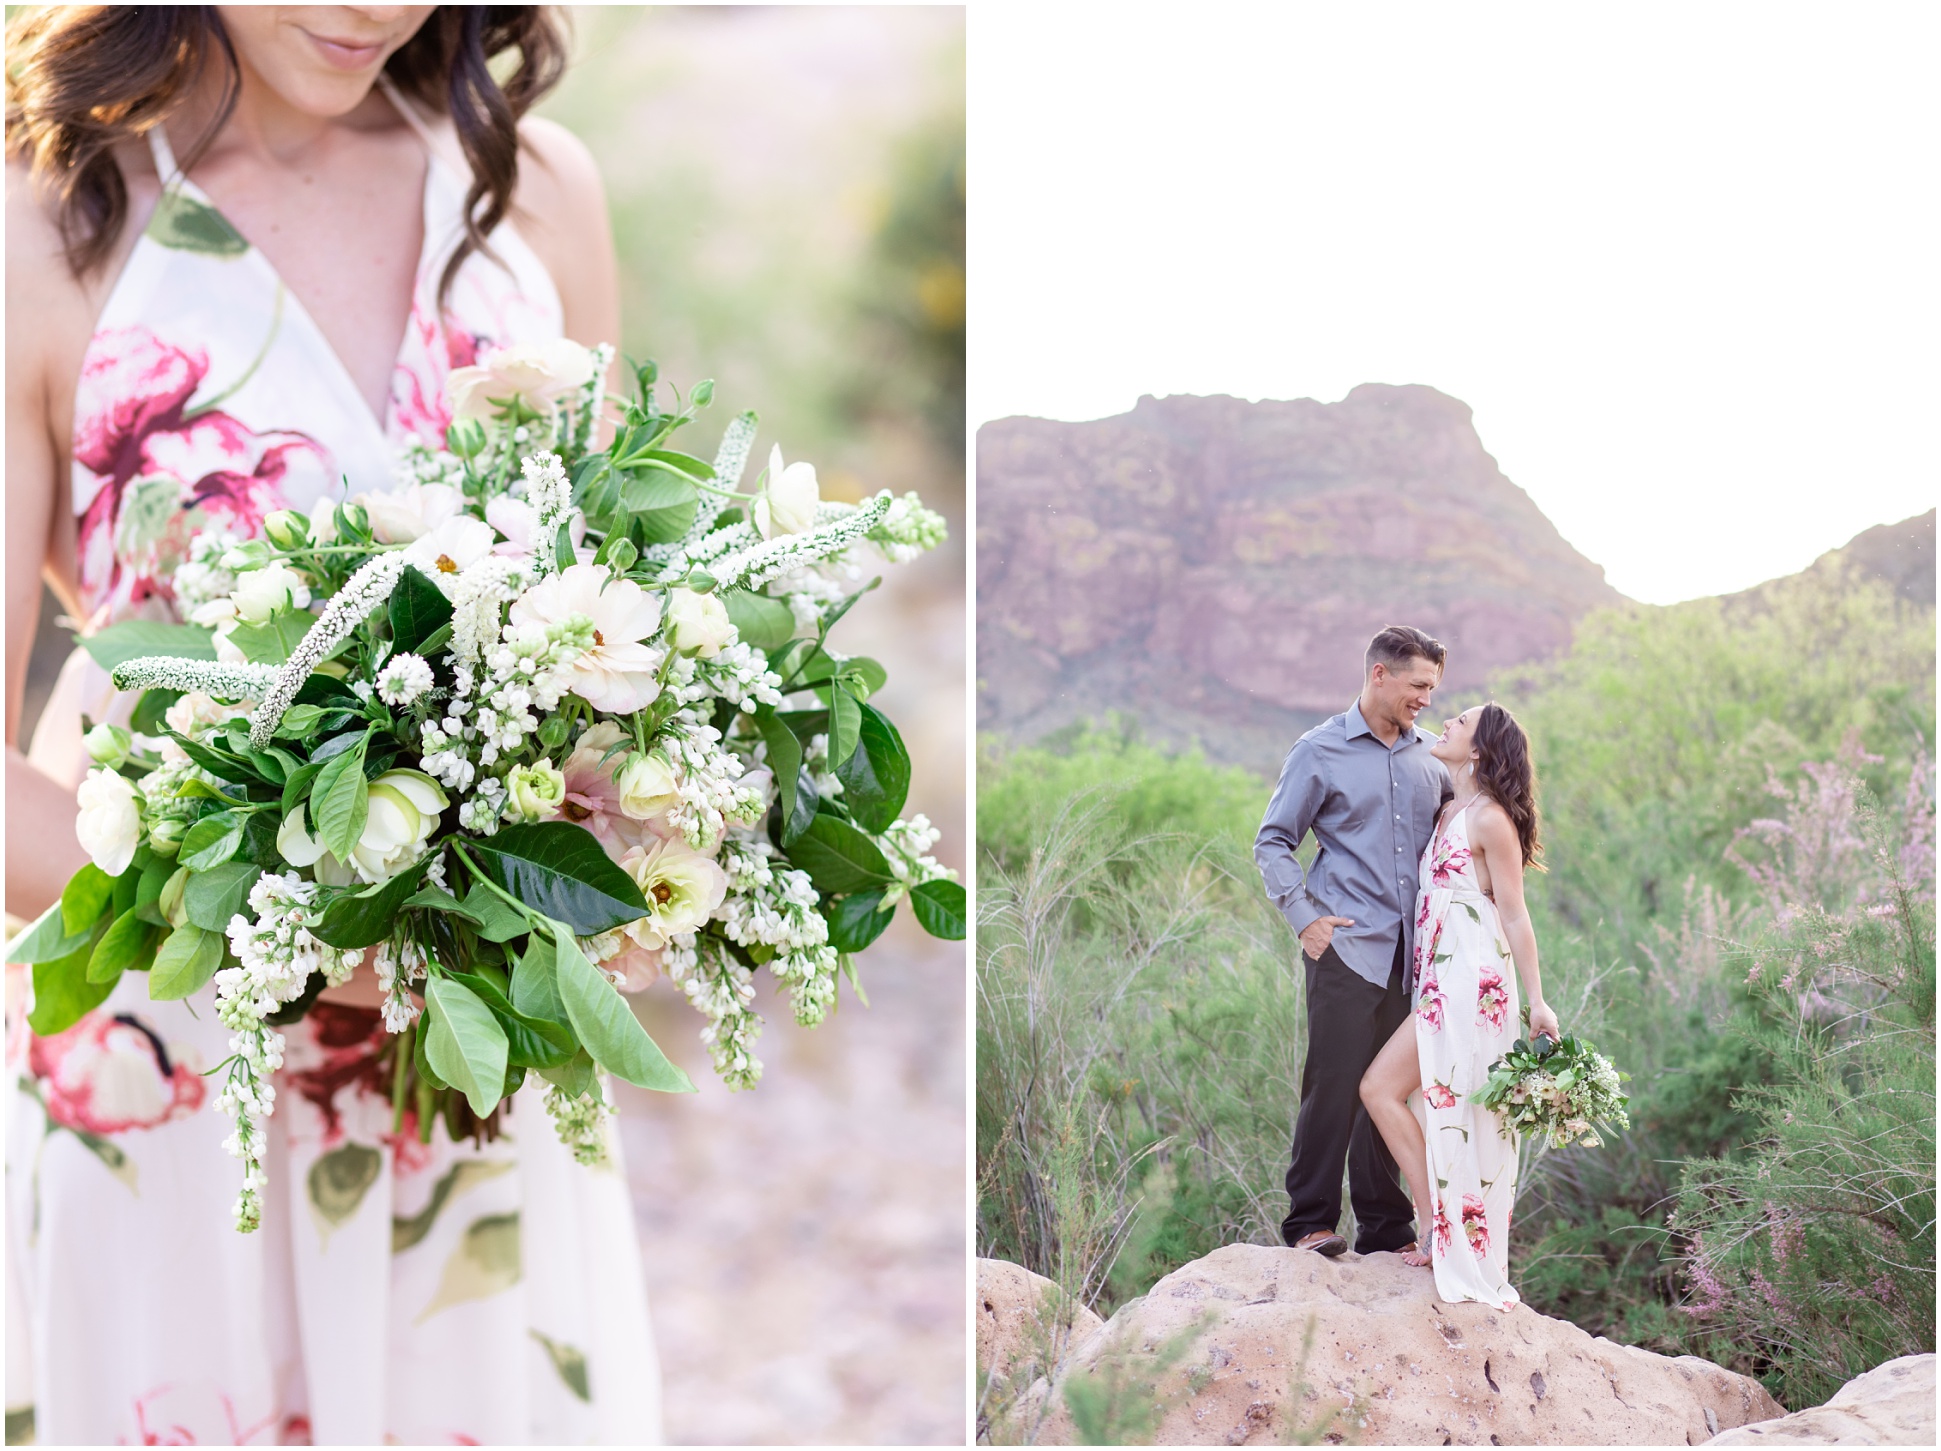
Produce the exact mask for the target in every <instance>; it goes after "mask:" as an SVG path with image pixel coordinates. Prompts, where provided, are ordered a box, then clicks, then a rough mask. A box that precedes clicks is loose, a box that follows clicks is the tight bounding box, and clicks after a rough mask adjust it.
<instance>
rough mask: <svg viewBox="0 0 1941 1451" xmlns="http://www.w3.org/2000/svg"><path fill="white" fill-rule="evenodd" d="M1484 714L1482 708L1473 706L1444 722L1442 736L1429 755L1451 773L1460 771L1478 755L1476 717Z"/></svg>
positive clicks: (1438, 738) (1431, 747) (1438, 737)
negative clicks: (1465, 763) (1466, 762)
mask: <svg viewBox="0 0 1941 1451" xmlns="http://www.w3.org/2000/svg"><path fill="white" fill-rule="evenodd" d="M1482 713H1483V711H1482V707H1481V706H1471V707H1470V708H1469V709H1468V710H1466V711H1464V712H1463V713H1462V714H1461V715H1459V716H1453V717H1451V718H1450V719H1448V720H1446V721H1444V722H1443V723H1442V734H1441V735H1439V736H1437V737H1436V740H1435V744H1434V745H1432V746H1430V747H1429V754H1430V755H1432V756H1434V757H1435V758H1436V759H1437V760H1438V761H1440V762H1442V763H1443V765H1445V766H1447V767H1448V768H1449V769H1450V770H1451V771H1455V770H1457V769H1459V768H1460V767H1461V766H1462V765H1463V763H1464V762H1465V761H1468V760H1470V759H1471V758H1472V757H1473V756H1474V755H1475V753H1476V717H1478V716H1479V715H1481V714H1482Z"/></svg>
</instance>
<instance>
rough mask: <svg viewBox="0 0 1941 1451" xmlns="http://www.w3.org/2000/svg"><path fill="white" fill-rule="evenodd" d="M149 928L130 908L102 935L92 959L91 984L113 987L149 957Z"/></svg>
mask: <svg viewBox="0 0 1941 1451" xmlns="http://www.w3.org/2000/svg"><path fill="white" fill-rule="evenodd" d="M148 930H149V929H148V924H147V923H146V922H144V921H142V920H141V918H139V917H137V916H136V915H135V909H134V908H133V907H130V908H129V909H128V910H127V911H126V912H123V913H122V914H121V915H120V916H119V917H117V918H115V920H114V925H113V926H111V927H110V928H109V929H108V930H107V931H106V932H104V933H102V934H101V940H100V941H99V942H97V943H95V945H94V951H93V953H92V954H90V955H89V957H88V981H89V982H92V983H106V984H107V985H108V986H110V987H113V986H114V984H115V982H116V981H117V980H118V979H119V978H120V977H121V975H122V973H123V972H124V971H126V970H127V969H128V968H131V967H135V966H138V965H139V964H140V963H141V961H142V959H143V958H144V957H146V956H147V955H148Z"/></svg>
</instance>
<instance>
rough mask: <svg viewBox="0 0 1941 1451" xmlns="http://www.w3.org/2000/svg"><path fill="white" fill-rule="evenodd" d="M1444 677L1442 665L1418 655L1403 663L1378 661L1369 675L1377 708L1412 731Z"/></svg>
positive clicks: (1401, 728) (1403, 728)
mask: <svg viewBox="0 0 1941 1451" xmlns="http://www.w3.org/2000/svg"><path fill="white" fill-rule="evenodd" d="M1441 679H1442V668H1441V667H1440V666H1438V665H1436V664H1435V663H1434V662H1433V661H1430V660H1425V659H1423V658H1422V657H1421V656H1419V655H1418V656H1416V657H1415V658H1414V659H1412V660H1406V661H1404V662H1403V663H1402V664H1400V665H1389V664H1388V663H1386V662H1385V661H1381V660H1377V661H1376V662H1375V669H1374V671H1373V673H1372V674H1371V675H1370V676H1369V680H1368V683H1369V687H1370V690H1371V692H1372V693H1373V695H1374V697H1375V708H1376V710H1377V711H1379V712H1380V713H1381V714H1383V715H1385V716H1387V717H1388V719H1389V720H1391V721H1392V722H1394V724H1395V725H1396V727H1397V728H1398V729H1400V730H1412V729H1413V728H1414V726H1415V718H1416V717H1417V716H1418V715H1420V714H1421V713H1422V712H1423V711H1425V710H1427V709H1428V708H1429V696H1430V695H1431V694H1433V693H1434V691H1435V688H1436V684H1437V682H1439V681H1440V680H1441Z"/></svg>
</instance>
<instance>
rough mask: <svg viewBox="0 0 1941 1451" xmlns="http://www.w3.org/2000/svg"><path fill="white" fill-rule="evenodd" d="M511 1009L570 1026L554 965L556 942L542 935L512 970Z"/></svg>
mask: <svg viewBox="0 0 1941 1451" xmlns="http://www.w3.org/2000/svg"><path fill="white" fill-rule="evenodd" d="M512 1006H513V1008H514V1009H515V1010H516V1011H518V1012H521V1013H524V1014H525V1015H526V1016H527V1017H529V1018H543V1019H545V1020H546V1021H547V1022H549V1023H560V1024H565V1023H569V1022H570V1021H571V1019H569V1018H568V1017H567V1015H566V1003H565V1001H564V999H562V998H561V997H560V995H559V975H558V972H557V971H556V969H555V967H554V964H553V940H552V939H551V938H550V937H548V936H547V935H546V934H545V933H543V932H535V933H533V934H532V941H531V942H530V943H529V944H528V945H527V947H526V950H525V952H524V954H522V955H521V956H520V958H519V960H518V963H517V964H516V965H515V966H514V967H513V969H512Z"/></svg>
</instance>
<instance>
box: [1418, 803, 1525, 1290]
mask: <svg viewBox="0 0 1941 1451" xmlns="http://www.w3.org/2000/svg"><path fill="white" fill-rule="evenodd" d="M1477 799H1479V800H1480V799H1481V798H1477ZM1474 804H1475V802H1473V801H1472V802H1471V803H1470V805H1471V806H1473V805H1474ZM1468 816H1469V807H1467V806H1466V807H1464V808H1463V809H1462V810H1460V811H1457V812H1455V813H1454V814H1452V815H1451V816H1450V818H1449V820H1448V821H1447V822H1446V823H1445V824H1444V825H1443V826H1442V828H1441V829H1440V830H1439V831H1437V832H1436V834H1435V835H1434V836H1433V837H1432V838H1430V841H1429V848H1428V850H1427V851H1425V852H1424V853H1423V854H1422V877H1421V880H1422V891H1421V895H1420V896H1419V897H1418V898H1417V903H1416V928H1415V1046H1416V1052H1417V1054H1418V1055H1419V1057H1420V1061H1421V1065H1422V1100H1423V1109H1424V1119H1425V1123H1424V1137H1425V1138H1426V1140H1427V1141H1428V1149H1429V1179H1430V1183H1429V1198H1430V1200H1431V1201H1432V1202H1433V1204H1434V1205H1435V1223H1434V1225H1433V1227H1432V1229H1431V1232H1430V1240H1431V1244H1430V1247H1429V1248H1430V1254H1431V1257H1432V1258H1433V1260H1434V1262H1435V1276H1436V1291H1437V1293H1438V1294H1440V1295H1441V1296H1442V1298H1443V1300H1444V1301H1445V1302H1448V1303H1451V1304H1454V1303H1458V1302H1461V1301H1464V1300H1476V1301H1480V1302H1482V1303H1483V1304H1486V1305H1494V1306H1496V1307H1497V1308H1498V1309H1508V1308H1509V1307H1510V1306H1511V1305H1514V1304H1516V1303H1517V1300H1518V1298H1519V1297H1518V1295H1517V1293H1516V1290H1515V1288H1514V1287H1512V1286H1511V1284H1510V1278H1509V1258H1510V1210H1511V1207H1512V1206H1513V1205H1514V1204H1515V1202H1516V1143H1515V1141H1514V1140H1513V1139H1510V1138H1506V1137H1504V1135H1503V1133H1502V1130H1501V1128H1500V1126H1499V1125H1500V1120H1499V1119H1498V1117H1497V1115H1495V1114H1493V1113H1490V1112H1488V1111H1486V1110H1484V1109H1480V1108H1478V1107H1476V1106H1475V1104H1474V1103H1473V1102H1471V1095H1472V1094H1474V1093H1476V1092H1478V1091H1480V1090H1481V1088H1482V1087H1483V1084H1484V1082H1485V1081H1486V1080H1487V1079H1488V1077H1489V1066H1490V1064H1491V1063H1493V1062H1495V1061H1496V1060H1497V1059H1498V1058H1500V1057H1501V1056H1502V1055H1503V1054H1504V1053H1505V1052H1507V1051H1508V1049H1509V1047H1510V1045H1511V1044H1512V1043H1514V1042H1515V1041H1516V1036H1517V1024H1518V1016H1519V1009H1518V999H1517V988H1516V971H1515V965H1514V964H1513V963H1512V962H1511V960H1510V948H1509V944H1508V942H1507V941H1506V940H1505V939H1504V936H1503V924H1502V921H1501V919H1499V918H1498V917H1497V915H1496V904H1495V903H1494V902H1492V901H1490V899H1489V898H1488V897H1486V896H1484V895H1483V893H1482V890H1481V889H1480V888H1479V887H1478V886H1477V885H1476V874H1475V866H1474V863H1473V862H1472V860H1471V858H1470V851H1469V822H1468Z"/></svg>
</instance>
